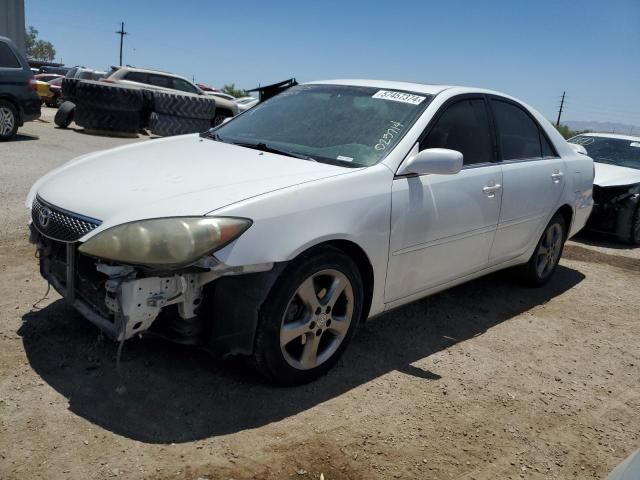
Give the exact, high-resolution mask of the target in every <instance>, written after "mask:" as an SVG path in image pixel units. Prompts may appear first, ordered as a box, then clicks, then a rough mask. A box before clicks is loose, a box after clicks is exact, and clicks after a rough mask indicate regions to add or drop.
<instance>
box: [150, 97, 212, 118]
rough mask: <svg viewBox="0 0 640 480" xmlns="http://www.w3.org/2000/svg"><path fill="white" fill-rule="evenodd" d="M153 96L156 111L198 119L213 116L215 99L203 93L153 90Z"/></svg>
mask: <svg viewBox="0 0 640 480" xmlns="http://www.w3.org/2000/svg"><path fill="white" fill-rule="evenodd" d="M153 97H154V98H153V103H154V111H155V112H156V113H160V114H164V115H171V116H174V117H184V118H193V119H200V120H211V119H212V118H214V117H215V113H216V101H215V99H213V98H210V97H206V96H204V95H192V94H174V93H166V92H154V93H153Z"/></svg>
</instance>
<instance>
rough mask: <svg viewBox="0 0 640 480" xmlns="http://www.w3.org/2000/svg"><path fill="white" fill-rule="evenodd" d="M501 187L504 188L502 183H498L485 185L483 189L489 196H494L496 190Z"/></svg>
mask: <svg viewBox="0 0 640 480" xmlns="http://www.w3.org/2000/svg"><path fill="white" fill-rule="evenodd" d="M501 188H502V185H500V184H499V183H496V184H495V185H486V186H485V187H483V188H482V191H483V192H484V194H485V195H486V196H487V197H489V198H493V197H495V196H496V192H497V191H498V190H500V189H501Z"/></svg>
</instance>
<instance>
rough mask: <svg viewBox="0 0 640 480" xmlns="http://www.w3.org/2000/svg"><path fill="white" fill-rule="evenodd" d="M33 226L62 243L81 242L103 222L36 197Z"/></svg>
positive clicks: (33, 208)
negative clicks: (81, 239) (80, 240)
mask: <svg viewBox="0 0 640 480" xmlns="http://www.w3.org/2000/svg"><path fill="white" fill-rule="evenodd" d="M31 219H32V220H33V225H34V226H35V227H36V228H37V229H38V231H39V232H40V233H42V235H44V236H46V237H49V238H53V239H55V240H60V241H62V242H75V241H76V240H79V239H80V238H82V237H83V236H85V235H86V234H87V233H89V232H90V231H91V230H93V229H94V228H96V227H98V226H99V225H100V224H101V223H102V222H101V221H100V220H96V219H95V218H89V217H85V216H82V215H80V214H77V213H72V212H68V211H66V210H63V209H62V208H58V207H56V206H54V205H51V204H50V203H47V202H45V201H44V200H42V199H41V198H40V197H36V199H35V200H34V202H33V205H32V207H31Z"/></svg>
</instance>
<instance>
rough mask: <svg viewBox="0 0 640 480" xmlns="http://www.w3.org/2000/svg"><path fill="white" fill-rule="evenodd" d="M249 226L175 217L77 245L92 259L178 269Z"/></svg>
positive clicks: (122, 227) (248, 222)
mask: <svg viewBox="0 0 640 480" xmlns="http://www.w3.org/2000/svg"><path fill="white" fill-rule="evenodd" d="M250 226H251V220H248V219H246V218H228V217H176V218H158V219H151V220H142V221H139V222H133V223H125V224H123V225H118V226H116V227H112V228H109V229H107V230H105V231H104V232H101V233H99V234H97V235H96V236H95V237H93V238H91V239H89V240H87V241H86V242H85V243H83V244H82V245H80V247H79V249H78V250H80V252H82V253H84V254H85V255H90V256H92V257H98V258H104V259H107V260H113V261H116V262H122V263H132V264H138V265H148V266H156V267H157V266H162V267H180V266H185V265H188V264H190V263H192V262H194V261H196V260H197V259H199V258H200V257H202V256H204V255H207V254H209V253H211V252H213V251H215V250H219V249H220V248H222V247H224V246H225V245H227V244H228V243H229V242H232V241H233V240H235V239H236V238H238V237H239V236H240V235H241V234H242V233H243V232H244V231H245V230H247V228H249V227H250Z"/></svg>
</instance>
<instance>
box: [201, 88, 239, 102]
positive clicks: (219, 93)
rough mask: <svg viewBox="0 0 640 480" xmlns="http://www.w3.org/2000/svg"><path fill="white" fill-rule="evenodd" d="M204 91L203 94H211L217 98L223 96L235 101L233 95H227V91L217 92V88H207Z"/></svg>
mask: <svg viewBox="0 0 640 480" xmlns="http://www.w3.org/2000/svg"><path fill="white" fill-rule="evenodd" d="M204 93H205V95H213V96H214V97H217V98H224V99H225V100H229V101H230V102H235V101H236V97H234V96H233V95H229V94H228V93H224V92H219V91H217V90H207V91H205V92H204Z"/></svg>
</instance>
